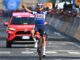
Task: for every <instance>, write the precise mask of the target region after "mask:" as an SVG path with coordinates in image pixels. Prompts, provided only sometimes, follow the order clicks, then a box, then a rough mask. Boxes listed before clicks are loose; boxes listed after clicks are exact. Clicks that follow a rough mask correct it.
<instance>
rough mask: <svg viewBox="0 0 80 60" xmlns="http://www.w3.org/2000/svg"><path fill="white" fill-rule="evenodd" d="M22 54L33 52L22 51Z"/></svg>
mask: <svg viewBox="0 0 80 60" xmlns="http://www.w3.org/2000/svg"><path fill="white" fill-rule="evenodd" d="M21 53H22V54H33V53H34V52H30V51H22V52H21Z"/></svg>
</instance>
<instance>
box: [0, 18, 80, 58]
mask: <svg viewBox="0 0 80 60" xmlns="http://www.w3.org/2000/svg"><path fill="white" fill-rule="evenodd" d="M0 19H1V20H0V60H32V59H33V60H38V55H37V52H36V49H35V48H24V47H26V45H24V46H22V47H21V45H14V44H13V48H6V37H7V34H6V32H5V29H6V27H5V26H4V25H3V22H4V21H7V20H6V18H0ZM46 31H47V33H48V40H47V48H46V58H43V60H80V46H79V45H78V44H77V43H75V42H73V40H71V39H70V40H69V39H66V38H68V37H65V36H63V35H61V33H59V32H56V31H55V30H54V29H53V28H52V27H50V26H48V27H47V30H46Z"/></svg>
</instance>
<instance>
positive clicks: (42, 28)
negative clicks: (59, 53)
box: [39, 25, 46, 56]
mask: <svg viewBox="0 0 80 60" xmlns="http://www.w3.org/2000/svg"><path fill="white" fill-rule="evenodd" d="M39 32H40V35H41V37H42V40H43V56H45V55H46V52H45V51H46V36H45V26H44V25H43V26H40V30H39Z"/></svg>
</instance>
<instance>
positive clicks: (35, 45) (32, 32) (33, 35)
mask: <svg viewBox="0 0 80 60" xmlns="http://www.w3.org/2000/svg"><path fill="white" fill-rule="evenodd" d="M31 34H32V38H33V40H34V42H35V44H34V47H35V48H37V40H36V38H35V29H33V30H32V31H31Z"/></svg>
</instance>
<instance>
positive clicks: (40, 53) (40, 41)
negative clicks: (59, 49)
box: [36, 33, 47, 60]
mask: <svg viewBox="0 0 80 60" xmlns="http://www.w3.org/2000/svg"><path fill="white" fill-rule="evenodd" d="M45 36H46V34H45ZM46 37H47V36H46ZM36 39H37V40H38V47H37V53H38V56H39V60H42V57H43V39H42V37H41V36H40V33H39V34H38V37H36Z"/></svg>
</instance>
